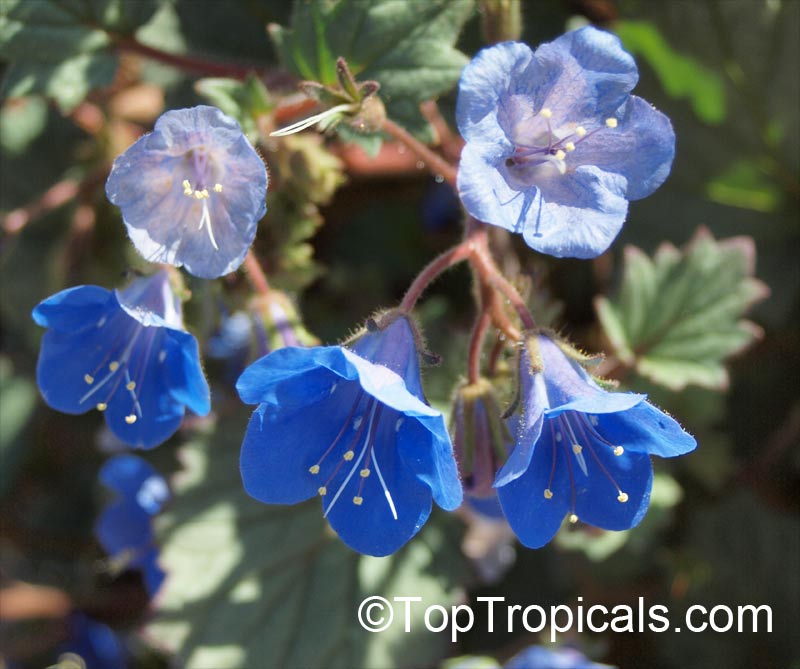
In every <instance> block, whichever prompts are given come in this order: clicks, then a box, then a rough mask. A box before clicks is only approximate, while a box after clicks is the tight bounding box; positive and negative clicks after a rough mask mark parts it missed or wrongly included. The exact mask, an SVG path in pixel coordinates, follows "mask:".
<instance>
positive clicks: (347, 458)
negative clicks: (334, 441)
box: [344, 451, 355, 462]
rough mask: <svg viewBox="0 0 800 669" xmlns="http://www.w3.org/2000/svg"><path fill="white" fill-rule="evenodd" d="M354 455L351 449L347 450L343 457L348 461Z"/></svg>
mask: <svg viewBox="0 0 800 669" xmlns="http://www.w3.org/2000/svg"><path fill="white" fill-rule="evenodd" d="M354 457H355V453H354V452H353V451H347V453H345V454H344V459H345V460H347V461H348V462H350V460H352V459H353V458H354Z"/></svg>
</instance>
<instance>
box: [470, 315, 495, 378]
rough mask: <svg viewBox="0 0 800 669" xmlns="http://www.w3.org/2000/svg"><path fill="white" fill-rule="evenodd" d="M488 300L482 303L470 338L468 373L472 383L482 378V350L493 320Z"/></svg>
mask: <svg viewBox="0 0 800 669" xmlns="http://www.w3.org/2000/svg"><path fill="white" fill-rule="evenodd" d="M486 306H487V305H486V302H485V301H484V302H483V303H482V304H481V313H480V315H479V316H478V320H476V321H475V327H474V328H473V329H472V336H471V337H470V340H469V354H468V357H467V374H468V378H469V382H470V383H471V384H475V383H478V381H479V380H480V378H481V351H482V350H483V340H484V339H485V337H486V331H487V330H488V329H489V325H491V322H492V315H491V314H490V313H489V311H488V310H487V309H486Z"/></svg>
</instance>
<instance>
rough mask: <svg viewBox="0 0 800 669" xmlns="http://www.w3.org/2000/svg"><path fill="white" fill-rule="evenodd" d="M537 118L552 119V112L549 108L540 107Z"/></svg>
mask: <svg viewBox="0 0 800 669" xmlns="http://www.w3.org/2000/svg"><path fill="white" fill-rule="evenodd" d="M539 116H541V117H542V118H552V116H553V112H552V111H551V110H550V108H549V107H542V109H541V110H540V111H539Z"/></svg>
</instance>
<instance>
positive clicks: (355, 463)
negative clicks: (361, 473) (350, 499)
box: [322, 402, 378, 518]
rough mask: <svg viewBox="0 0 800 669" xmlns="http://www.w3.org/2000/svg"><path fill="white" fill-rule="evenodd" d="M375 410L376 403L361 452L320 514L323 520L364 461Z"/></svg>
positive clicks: (370, 437)
mask: <svg viewBox="0 0 800 669" xmlns="http://www.w3.org/2000/svg"><path fill="white" fill-rule="evenodd" d="M377 408H378V404H377V402H376V403H375V404H374V405H373V407H372V411H371V412H370V414H369V424H368V425H367V436H366V438H365V439H364V445H363V446H362V447H361V451H360V452H359V454H358V457H357V458H356V461H355V462H354V463H353V467H352V468H351V469H350V472H349V473H348V474H347V477H346V478H345V480H344V483H342V485H340V486H339V489H338V490H337V491H336V494H335V495H334V496H333V499H332V500H331V503H330V504H328V508H327V509H325V513H323V514H322V517H323V518H327V517H328V514H329V513H330V512H331V509H333V505H334V504H336V502H337V501H338V500H339V497H341V495H342V493H343V492H344V489H345V488H346V487H347V484H348V483H350V479H351V478H353V474H355V473H356V470H358V468H359V465H360V464H361V461H362V460H363V459H364V456H365V455H366V453H367V448H369V444H370V441H371V440H372V424H373V422H374V420H375V411H376V410H377Z"/></svg>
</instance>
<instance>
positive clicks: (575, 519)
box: [569, 513, 578, 525]
mask: <svg viewBox="0 0 800 669" xmlns="http://www.w3.org/2000/svg"><path fill="white" fill-rule="evenodd" d="M569 522H570V523H572V524H573V525H574V524H575V523H577V522H578V516H576V515H575V514H574V513H571V514H569Z"/></svg>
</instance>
